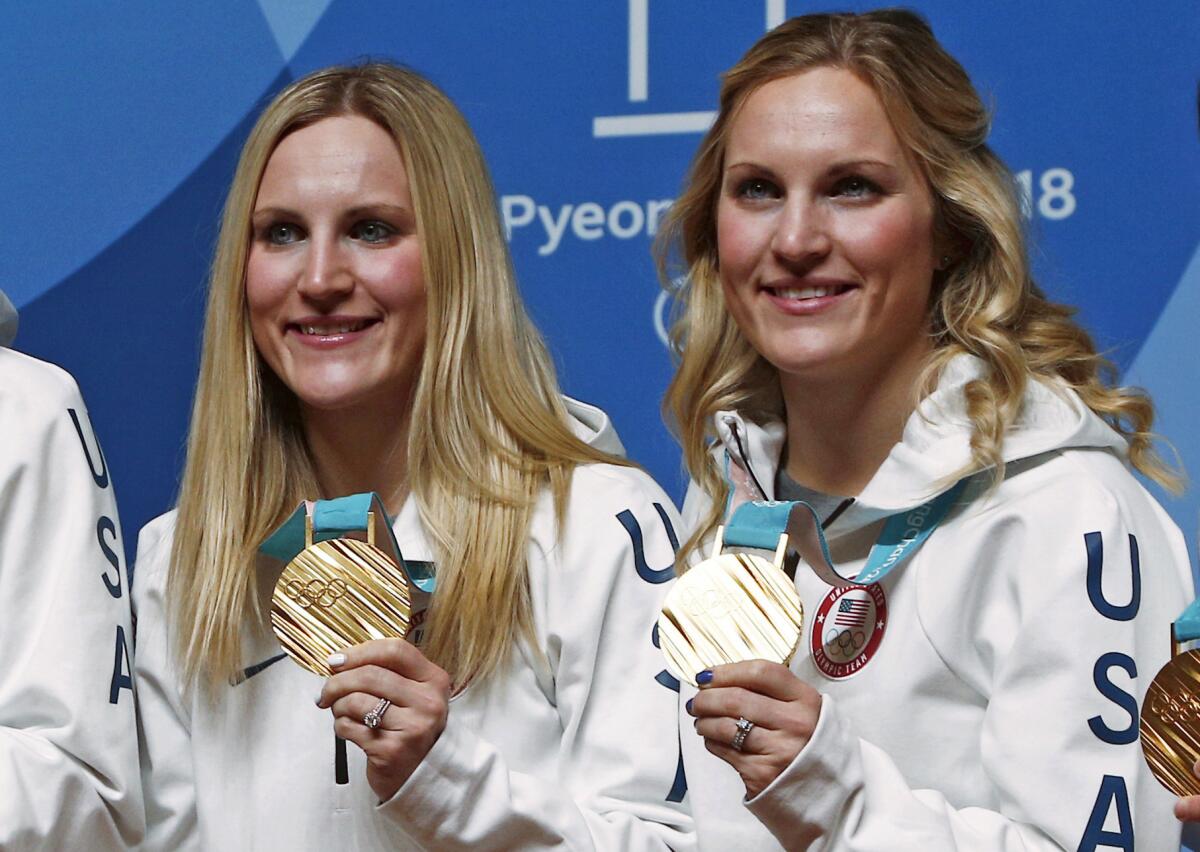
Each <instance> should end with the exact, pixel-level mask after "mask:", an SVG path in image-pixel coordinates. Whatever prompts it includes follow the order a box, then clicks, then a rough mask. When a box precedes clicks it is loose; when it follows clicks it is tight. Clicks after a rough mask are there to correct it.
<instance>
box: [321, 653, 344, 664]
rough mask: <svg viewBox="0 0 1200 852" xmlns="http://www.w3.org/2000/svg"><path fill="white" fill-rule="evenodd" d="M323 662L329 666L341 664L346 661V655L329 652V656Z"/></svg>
mask: <svg viewBox="0 0 1200 852" xmlns="http://www.w3.org/2000/svg"><path fill="white" fill-rule="evenodd" d="M325 662H327V663H329V665H330V666H340V665H342V663H344V662H346V655H345V654H330V655H329V658H328V659H327V660H325Z"/></svg>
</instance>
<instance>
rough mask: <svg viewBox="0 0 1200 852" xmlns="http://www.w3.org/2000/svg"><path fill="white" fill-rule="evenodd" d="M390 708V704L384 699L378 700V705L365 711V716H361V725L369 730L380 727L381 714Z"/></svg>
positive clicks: (381, 721)
mask: <svg viewBox="0 0 1200 852" xmlns="http://www.w3.org/2000/svg"><path fill="white" fill-rule="evenodd" d="M391 706H392V702H390V701H388V700H387V699H386V698H380V699H379V703H378V704H376V705H375V706H374V707H373V708H371V709H370V710H369V711H367V714H366V715H365V716H363V724H364V725H366V726H367V727H368V728H370V729H371V730H375V729H376V728H378V727H379V726H380V724H382V723H383V714H384V713H386V712H387V709H388V708H389V707H391Z"/></svg>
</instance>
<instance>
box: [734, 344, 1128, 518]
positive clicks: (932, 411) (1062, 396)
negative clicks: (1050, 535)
mask: <svg viewBox="0 0 1200 852" xmlns="http://www.w3.org/2000/svg"><path fill="white" fill-rule="evenodd" d="M983 371H984V366H983V363H982V362H981V361H980V360H979V359H978V358H975V357H973V356H970V355H960V356H958V357H956V358H954V359H953V360H952V361H950V363H949V364H947V365H946V367H945V369H944V370H943V371H942V376H941V378H940V380H939V381H938V386H937V389H936V390H935V391H934V392H933V393H932V394H930V395H929V396H928V397H926V398H925V399H924V400H923V401H922V402H921V404H920V405H919V406H918V408H917V410H916V411H915V412H914V413H913V414H912V416H911V417H909V419H908V423H907V424H905V427H904V433H903V435H902V436H901V439H900V442H899V443H898V444H896V446H894V447H893V448H892V451H891V453H890V454H889V455H888V457H887V458H886V459H885V460H884V462H883V464H882V465H881V466H880V468H879V470H878V471H876V473H875V475H874V476H873V477H872V478H871V481H870V482H869V483H867V485H866V487H865V488H864V489H863V490H862V493H861V494H859V496H858V497H857V499H856V500H855V503H856V505H855V509H854V512H853V515H855V516H856V520H857V521H858V522H859V523H869V522H870V521H871V520H873V519H876V518H878V517H881V516H882V515H885V514H892V513H894V512H896V511H898V510H900V509H908V508H911V507H914V506H918V505H920V504H921V503H924V502H926V501H927V500H929V499H930V498H932V497H933V496H935V495H937V494H939V493H941V492H942V491H945V490H946V489H948V488H949V487H950V486H951V485H953V484H954V483H953V480H951V479H950V477H951V476H952V475H953V474H954V473H955V472H956V471H959V470H961V469H963V468H964V467H966V466H967V464H968V463H969V462H970V460H971V444H970V439H971V425H970V421H969V420H968V418H967V415H966V398H965V396H964V394H963V388H964V387H965V386H966V384H967V383H968V382H970V381H972V380H974V379H977V378H979V377H980V376H981V375H982V374H983ZM716 429H717V434H718V436H719V438H720V440H721V443H722V444H723V445H724V447H725V449H726V450H728V452H729V460H730V470H729V477H730V479H731V481H732V482H733V483H734V486H735V496H734V503H735V505H736V503H738V502H740V501H741V500H744V499H773V498H774V479H775V471H776V469H777V467H778V465H779V459H780V455H781V453H782V450H783V443H784V440H785V438H786V429H785V427H784V424H782V423H779V422H773V423H766V424H759V423H747V422H746V421H745V420H744V419H743V418H742V417H741V415H739V414H738V413H736V412H732V411H722V412H719V413H718V414H717V416H716ZM735 431H736V432H737V434H735ZM739 439H740V444H741V446H740V447H739ZM1072 448H1074V449H1079V448H1095V449H1107V450H1111V451H1113V452H1115V453H1117V454H1118V455H1122V456H1123V455H1124V453H1125V450H1126V442H1125V439H1124V438H1123V437H1122V436H1121V435H1120V434H1119V433H1117V432H1116V431H1115V430H1114V429H1113V428H1112V427H1111V426H1109V425H1108V424H1107V423H1105V422H1104V421H1103V420H1102V419H1101V418H1100V417H1098V416H1097V415H1096V414H1095V413H1094V412H1092V411H1091V409H1089V408H1088V407H1087V406H1086V405H1084V403H1083V401H1082V400H1080V399H1079V397H1078V396H1077V395H1076V394H1075V392H1074V391H1072V390H1071V389H1069V388H1068V387H1066V386H1065V385H1061V384H1051V383H1049V382H1044V381H1030V382H1029V384H1028V385H1027V387H1026V390H1025V398H1024V400H1023V402H1022V405H1021V411H1020V413H1019V414H1018V416H1017V419H1016V421H1015V422H1014V423H1013V425H1012V426H1011V427H1009V430H1008V433H1007V436H1006V438H1005V441H1004V446H1003V447H1002V456H1003V458H1004V461H1005V462H1006V463H1009V464H1011V463H1013V462H1016V461H1019V460H1021V459H1028V458H1032V457H1034V456H1038V455H1041V454H1043V453H1047V452H1051V451H1055V450H1066V449H1072ZM744 458H746V459H748V466H747V472H746V473H745V475H742V471H739V470H737V469H736V468H738V467H741V466H743V465H742V459H744ZM739 480H744V481H745V483H746V485H747V486H748V487H741V486H740V483H739ZM755 483H757V485H758V486H759V487H761V490H762V492H763V493H762V494H761V495H760V494H756V493H754V492H756V491H758V490H759V488H758V487H755ZM743 491H744V492H745V493H739V492H743ZM839 526H840V524H839Z"/></svg>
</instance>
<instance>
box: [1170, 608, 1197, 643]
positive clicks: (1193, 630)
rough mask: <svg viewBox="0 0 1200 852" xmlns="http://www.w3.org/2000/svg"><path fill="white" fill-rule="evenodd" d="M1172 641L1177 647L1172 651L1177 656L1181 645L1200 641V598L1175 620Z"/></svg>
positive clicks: (1172, 627) (1172, 628)
mask: <svg viewBox="0 0 1200 852" xmlns="http://www.w3.org/2000/svg"><path fill="white" fill-rule="evenodd" d="M1171 639H1172V642H1173V643H1174V645H1175V647H1174V648H1172V651H1173V652H1174V653H1176V654H1178V653H1179V646H1180V645H1182V644H1184V643H1185V642H1195V641H1196V640H1197V639H1200V598H1197V599H1196V600H1194V601H1192V602H1191V603H1190V604H1188V608H1187V609H1185V610H1184V611H1183V612H1182V613H1180V615H1179V618H1177V619H1175V623H1174V624H1173V625H1171Z"/></svg>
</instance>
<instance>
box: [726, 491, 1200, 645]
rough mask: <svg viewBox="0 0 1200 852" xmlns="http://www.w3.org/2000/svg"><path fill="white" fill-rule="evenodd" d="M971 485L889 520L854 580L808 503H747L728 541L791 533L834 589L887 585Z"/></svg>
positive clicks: (749, 542) (767, 544)
mask: <svg viewBox="0 0 1200 852" xmlns="http://www.w3.org/2000/svg"><path fill="white" fill-rule="evenodd" d="M966 485H967V480H966V479H962V480H960V481H959V482H957V483H955V485H954V487H953V488H951V489H949V490H948V491H945V492H943V493H942V494H939V495H938V496H937V497H934V498H933V499H932V500H930V501H929V502H927V503H922V504H921V505H920V506H917V507H916V508H915V509H910V510H908V511H907V512H900V513H898V514H895V515H892V516H891V517H889V518H888V519H887V521H886V522H885V523H884V525H883V531H882V532H881V533H880V534H879V539H878V540H877V541H876V542H875V544H874V546H873V547H872V548H871V552H870V553H869V554H868V556H867V562H866V565H864V566H863V569H862V571H860V572H859V573H858V575H857V576H855V577H852V578H851V577H845V576H843V575H842V574H841V572H839V571H838V570H837V568H836V567H834V564H833V559H832V558H831V557H830V555H829V545H828V543H827V542H826V541H825V533H824V532H823V531H822V530H821V522H820V519H819V518H818V517H817V513H816V510H815V509H813V507H812V506H810V505H809V504H808V503H805V502H804V501H802V500H796V501H775V500H772V501H766V502H758V503H744V504H743V505H741V506H739V507H738V508H737V510H736V511H735V512H734V513H733V516H732V517H731V518H730V519H729V522H728V524H726V526H725V534H724V539H723V541H724V544H726V545H729V546H732V547H754V548H759V549H763V550H774V549H775V548H776V546H777V545H778V544H779V537H780V536H781V535H783V534H785V533H786V534H787V537H788V546H789V547H790V548H791V549H793V550H795V551H796V552H797V553H799V554H800V556H801V558H803V559H804V561H805V562H807V563H808V564H809V565H810V566H811V567H812V569H813V571H814V572H815V573H816V575H817V576H818V577H820V578H821V579H822V580H824V581H825V583H827V584H828V585H830V586H834V587H835V588H844V587H846V586H852V585H859V586H866V585H869V584H871V583H878V582H880V581H881V580H883V578H884V577H886V576H887V575H888V574H890V573H891V572H892V571H894V570H896V568H898V567H899V566H900V565H901V563H903V562H904V561H905V560H906V559H908V557H910V556H912V554H913V553H915V552H916V551H917V548H919V547H920V546H921V544H923V543H924V541H925V539H927V538H929V536H930V535H932V534H933V531H934V530H935V529H937V526H938V524H940V523H941V522H942V520H943V519H944V518H945V517H946V514H947V513H948V512H949V511H950V509H951V508H953V507H954V505H955V504H956V503H957V502H958V498H959V497H960V496H961V495H962V493H963V490H964V489H965V488H966ZM1193 609H1194V610H1195V613H1194V616H1195V618H1194V620H1195V624H1196V630H1197V633H1196V636H1197V637H1198V638H1200V601H1197V603H1196V604H1193V606H1192V607H1191V608H1190V609H1189V612H1191V611H1192V610H1193ZM1186 615H1187V613H1185V616H1186ZM1181 620H1182V619H1181Z"/></svg>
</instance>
